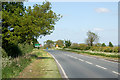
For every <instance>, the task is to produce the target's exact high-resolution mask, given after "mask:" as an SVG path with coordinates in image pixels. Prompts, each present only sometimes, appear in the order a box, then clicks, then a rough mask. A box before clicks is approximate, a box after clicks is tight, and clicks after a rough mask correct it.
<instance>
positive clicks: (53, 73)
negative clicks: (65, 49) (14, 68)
mask: <svg viewBox="0 0 120 80" xmlns="http://www.w3.org/2000/svg"><path fill="white" fill-rule="evenodd" d="M32 56H34V57H35V60H34V62H32V63H31V64H30V65H29V66H27V67H26V68H25V69H24V70H23V71H22V72H21V73H20V74H19V76H17V77H16V78H61V75H60V73H59V70H58V68H57V65H56V62H55V60H54V59H53V58H52V56H51V55H50V54H49V53H48V52H46V51H44V50H41V49H36V50H34V54H32Z"/></svg>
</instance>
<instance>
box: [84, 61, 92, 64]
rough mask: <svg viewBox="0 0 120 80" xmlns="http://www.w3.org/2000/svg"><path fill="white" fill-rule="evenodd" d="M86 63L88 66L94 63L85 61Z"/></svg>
mask: <svg viewBox="0 0 120 80" xmlns="http://www.w3.org/2000/svg"><path fill="white" fill-rule="evenodd" d="M85 62H86V63H88V64H93V63H91V62H88V61H85Z"/></svg>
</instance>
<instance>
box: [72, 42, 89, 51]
mask: <svg viewBox="0 0 120 80" xmlns="http://www.w3.org/2000/svg"><path fill="white" fill-rule="evenodd" d="M70 48H72V49H78V50H89V49H90V47H89V46H88V45H86V44H76V43H74V44H72V45H71V47H70Z"/></svg>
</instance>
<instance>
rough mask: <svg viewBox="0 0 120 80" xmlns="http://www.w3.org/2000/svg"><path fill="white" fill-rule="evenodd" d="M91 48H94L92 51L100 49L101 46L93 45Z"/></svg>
mask: <svg viewBox="0 0 120 80" xmlns="http://www.w3.org/2000/svg"><path fill="white" fill-rule="evenodd" d="M90 50H92V51H100V47H96V46H92V47H91V48H90Z"/></svg>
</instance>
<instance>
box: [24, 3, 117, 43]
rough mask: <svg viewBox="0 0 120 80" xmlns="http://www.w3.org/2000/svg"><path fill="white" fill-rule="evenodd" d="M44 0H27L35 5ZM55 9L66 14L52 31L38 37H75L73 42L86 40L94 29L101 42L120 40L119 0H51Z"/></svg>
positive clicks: (57, 38) (31, 4)
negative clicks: (73, 0) (56, 0)
mask: <svg viewBox="0 0 120 80" xmlns="http://www.w3.org/2000/svg"><path fill="white" fill-rule="evenodd" d="M34 4H41V2H24V5H25V6H33V5H34ZM51 4H52V5H51V6H52V10H53V11H54V12H55V13H57V14H61V15H62V16H63V17H62V18H61V19H60V20H59V21H58V22H56V25H55V30H54V31H53V33H52V34H51V35H47V36H45V37H42V38H38V41H39V43H41V44H43V43H44V41H46V40H53V41H56V40H59V39H60V40H71V42H72V43H85V40H86V38H87V32H88V31H89V30H90V31H92V32H94V33H96V34H97V35H98V36H99V42H100V43H105V44H106V45H108V43H109V42H112V43H113V44H114V45H117V44H118V3H117V2H51Z"/></svg>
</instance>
